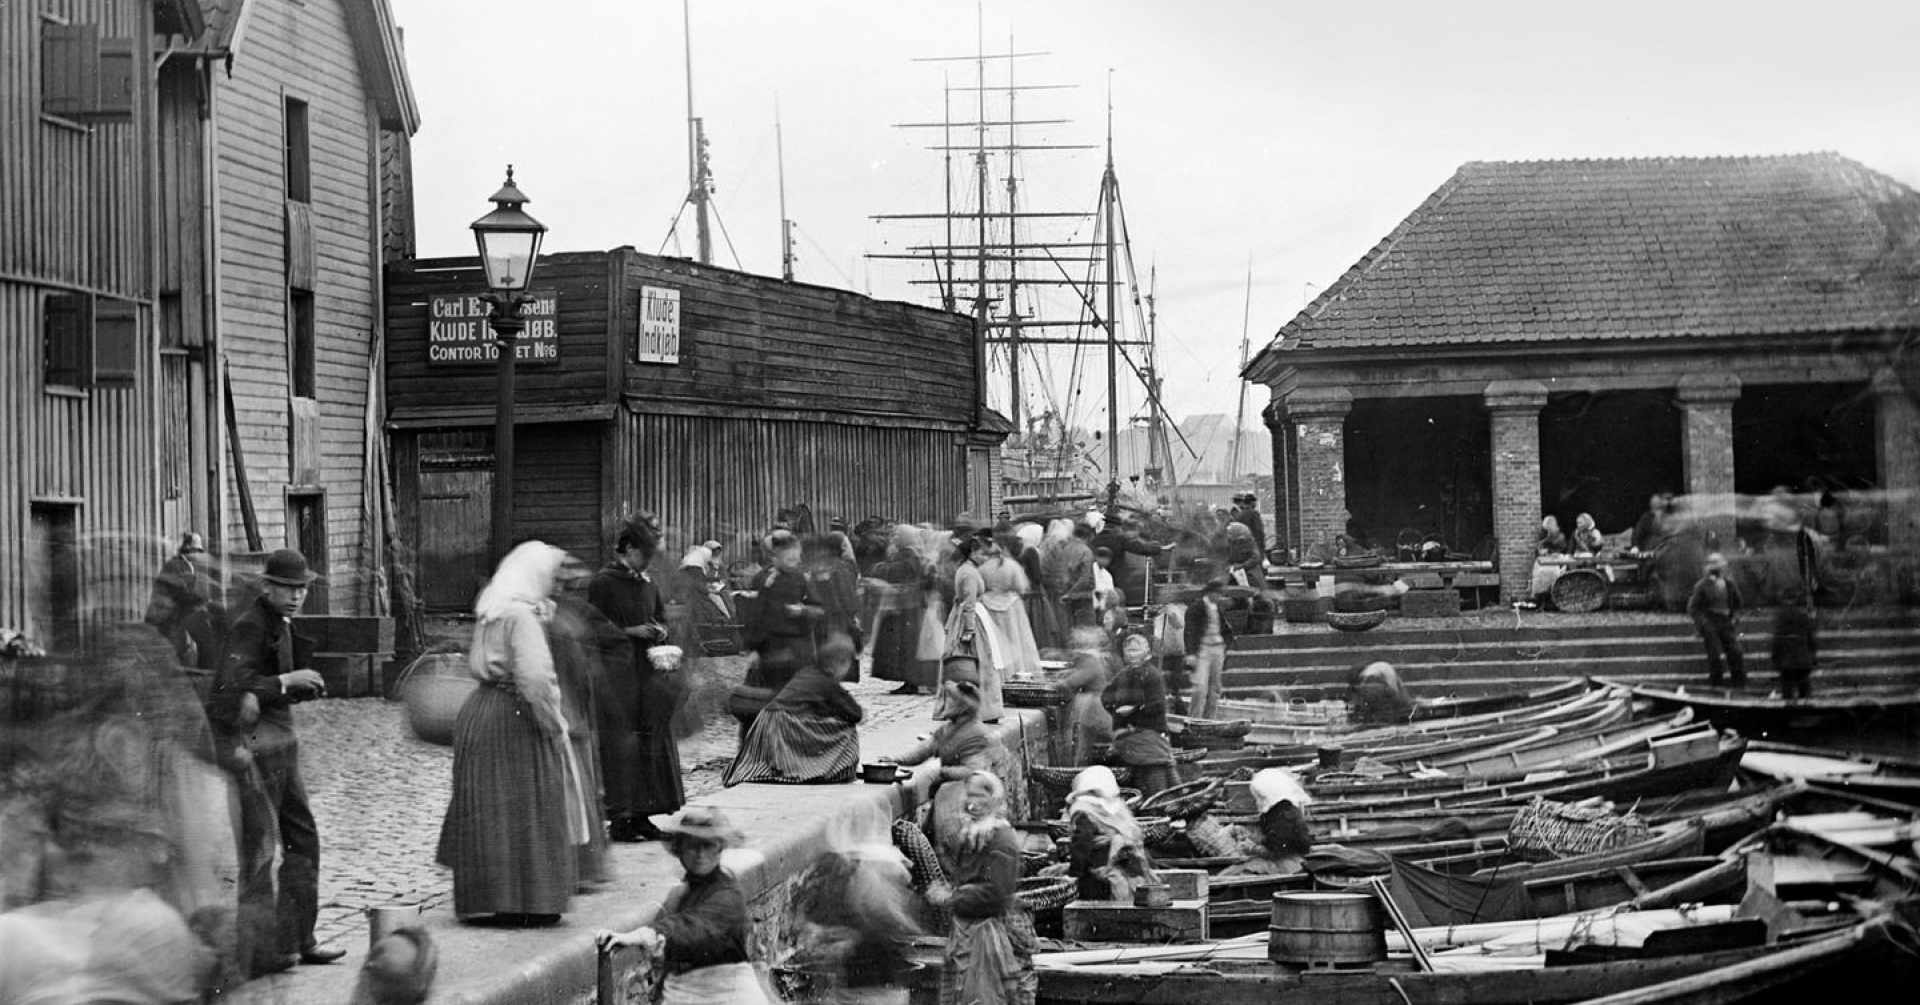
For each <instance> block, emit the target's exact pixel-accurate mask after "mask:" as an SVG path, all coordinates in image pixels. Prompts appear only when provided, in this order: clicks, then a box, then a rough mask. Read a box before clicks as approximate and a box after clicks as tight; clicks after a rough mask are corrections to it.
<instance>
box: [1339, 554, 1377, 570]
mask: <svg viewBox="0 0 1920 1005" xmlns="http://www.w3.org/2000/svg"><path fill="white" fill-rule="evenodd" d="M1380 561H1381V560H1380V556H1378V555H1373V554H1368V553H1366V552H1362V553H1360V554H1358V555H1336V556H1334V559H1333V567H1334V568H1336V569H1371V568H1374V567H1375V566H1377V565H1379V564H1380Z"/></svg>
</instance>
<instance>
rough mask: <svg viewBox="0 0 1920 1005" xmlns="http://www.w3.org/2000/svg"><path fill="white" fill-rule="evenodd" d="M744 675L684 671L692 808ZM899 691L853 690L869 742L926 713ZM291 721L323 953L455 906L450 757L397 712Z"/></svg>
mask: <svg viewBox="0 0 1920 1005" xmlns="http://www.w3.org/2000/svg"><path fill="white" fill-rule="evenodd" d="M745 669H746V663H745V661H744V660H743V659H740V658H729V659H724V660H712V659H709V660H703V661H699V662H696V663H695V664H694V665H692V666H690V667H689V668H688V670H687V671H686V672H687V673H688V675H689V677H690V678H691V679H692V680H693V681H694V687H693V697H692V698H691V699H690V700H691V701H692V702H693V704H694V707H695V708H697V709H698V710H699V711H700V713H701V721H702V722H703V728H702V730H701V731H700V732H699V733H698V734H696V735H693V736H691V737H688V738H687V739H686V740H683V741H682V743H681V767H682V770H683V772H684V778H685V780H686V791H687V796H688V798H693V797H695V796H700V795H704V794H707V793H710V792H713V791H715V790H717V789H719V788H720V777H721V774H722V773H723V772H724V771H725V770H726V767H727V764H728V762H729V761H731V760H732V758H733V753H734V749H735V746H736V743H737V740H738V726H737V725H736V723H735V722H734V720H733V718H732V717H731V716H729V715H727V714H726V709H725V703H726V695H727V690H728V689H729V688H730V687H731V686H732V685H733V684H734V683H736V682H738V681H739V679H740V677H741V675H742V674H743V673H744V672H745ZM894 687H895V685H894V683H893V682H892V681H878V680H873V679H872V678H870V677H866V676H864V674H863V677H862V679H861V680H860V681H859V682H857V683H855V684H853V685H851V686H850V687H849V690H850V691H851V692H852V693H853V695H854V697H856V698H858V699H859V701H860V703H861V704H862V705H863V706H865V707H866V710H867V719H866V722H865V723H864V725H863V731H864V728H871V727H873V726H877V725H880V724H884V723H893V722H899V721H901V720H904V719H910V718H913V717H916V716H918V717H921V718H925V717H926V716H927V715H928V714H929V713H930V710H931V701H932V699H931V698H930V697H929V696H926V695H912V696H908V695H895V694H890V693H889V692H890V691H892V690H893V688H894ZM295 717H296V721H297V724H298V729H299V731H300V753H301V764H302V771H303V773H304V775H305V778H306V782H307V789H308V794H309V797H310V799H311V801H312V804H313V810H314V815H315V817H316V818H317V820H318V822H319V826H320V846H321V868H320V924H319V927H318V930H317V935H318V937H319V940H320V942H321V943H323V944H338V945H341V946H352V947H354V948H358V946H359V944H360V943H362V942H364V940H365V938H366V929H367V919H366V909H367V908H369V907H374V906H380V905H390V904H417V905H419V906H420V907H421V908H422V909H431V908H434V907H438V906H441V905H443V904H445V903H446V902H447V901H448V900H449V899H450V898H451V897H452V895H453V886H452V874H451V873H450V872H449V871H448V870H446V869H445V868H443V867H441V866H439V865H437V864H435V862H434V860H433V859H434V849H435V845H436V843H437V842H438V840H439V835H440V822H441V818H442V817H444V816H445V814H446V810H447V800H448V797H449V790H450V786H451V781H452V773H453V750H452V748H450V747H442V746H438V745H435V744H431V743H426V742H424V741H422V740H420V739H418V738H416V737H415V736H414V735H413V732H412V731H411V730H410V729H409V728H408V725H407V715H406V707H405V705H404V704H403V703H401V702H399V701H389V700H385V699H381V698H353V699H330V700H326V701H318V702H308V703H306V704H302V705H298V706H295ZM927 728H928V729H929V730H930V729H931V728H932V721H931V720H928V722H927ZM874 753H879V752H874ZM868 756H872V754H869V755H868Z"/></svg>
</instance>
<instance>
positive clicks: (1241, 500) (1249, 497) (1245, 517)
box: [1233, 492, 1268, 555]
mask: <svg viewBox="0 0 1920 1005" xmlns="http://www.w3.org/2000/svg"><path fill="white" fill-rule="evenodd" d="M1233 503H1234V511H1233V519H1234V520H1236V521H1238V522H1240V523H1244V524H1246V525H1247V529H1248V530H1250V531H1253V543H1254V544H1256V545H1259V546H1260V554H1262V555H1265V554H1266V553H1267V545H1268V542H1267V524H1266V521H1265V520H1263V519H1262V518H1261V516H1260V501H1259V497H1258V496H1255V495H1254V494H1253V493H1251V492H1242V493H1240V494H1239V495H1237V496H1234V497H1233Z"/></svg>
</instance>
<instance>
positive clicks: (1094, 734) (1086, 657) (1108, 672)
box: [1054, 625, 1113, 764]
mask: <svg viewBox="0 0 1920 1005" xmlns="http://www.w3.org/2000/svg"><path fill="white" fill-rule="evenodd" d="M1072 638H1073V669H1072V670H1071V671H1069V672H1068V673H1067V675H1066V676H1065V677H1064V678H1062V679H1061V680H1060V681H1059V682H1058V683H1056V684H1055V685H1054V688H1055V690H1057V691H1059V692H1060V693H1062V694H1064V695H1066V696H1067V704H1066V727H1067V763H1069V764H1093V763H1095V762H1097V761H1099V760H1100V759H1101V758H1103V757H1105V756H1107V748H1108V747H1109V746H1111V745H1112V743H1113V716H1112V715H1109V714H1108V713H1107V709H1106V706H1104V705H1102V704H1101V703H1100V695H1101V694H1102V693H1103V692H1105V691H1106V689H1107V682H1108V681H1109V680H1110V679H1112V676H1113V674H1112V663H1113V645H1112V643H1110V642H1108V641H1107V633H1106V632H1105V631H1104V630H1102V629H1099V628H1095V627H1093V626H1091V625H1083V626H1081V627H1079V628H1075V629H1074V630H1073V636H1072Z"/></svg>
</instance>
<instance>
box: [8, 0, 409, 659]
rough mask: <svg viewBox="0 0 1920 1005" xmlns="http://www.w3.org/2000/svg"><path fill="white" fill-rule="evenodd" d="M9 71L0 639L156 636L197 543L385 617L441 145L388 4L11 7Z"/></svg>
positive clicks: (254, 0)
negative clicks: (423, 256)
mask: <svg viewBox="0 0 1920 1005" xmlns="http://www.w3.org/2000/svg"><path fill="white" fill-rule="evenodd" d="M0 67H3V69H0V73H4V74H5V75H6V84H7V86H6V87H5V88H4V89H0V95H3V96H4V97H0V177H3V178H4V184H0V342H3V344H4V346H5V348H4V349H0V436H4V437H5V443H6V447H7V448H8V453H9V456H12V457H14V458H18V459H23V460H22V461H21V462H19V463H16V464H15V465H13V466H12V470H11V472H10V474H9V477H8V478H7V480H6V482H5V493H4V498H0V577H4V578H3V579H0V582H4V584H5V587H6V588H5V592H4V594H0V624H8V625H17V626H25V627H26V628H28V629H29V630H30V631H31V632H32V633H33V634H34V635H36V636H38V637H41V638H45V639H47V640H49V641H52V642H54V643H55V644H63V643H66V642H71V641H76V640H77V639H78V638H79V636H80V634H81V632H82V629H83V626H85V625H86V624H88V623H91V622H97V621H102V620H115V619H123V618H127V617H135V618H137V617H138V616H139V614H140V612H141V611H142V610H143V608H144V606H145V602H146V594H147V590H148V580H149V577H150V576H151V575H152V573H153V571H154V570H155V569H157V568H158V566H159V563H160V560H161V559H162V558H164V557H165V555H166V553H168V552H169V551H170V550H171V547H172V542H173V541H177V539H178V537H179V535H180V534H181V533H182V532H184V531H188V530H194V531H199V532H201V533H202V534H204V535H205V537H206V540H207V544H208V548H209V550H210V551H212V552H214V553H215V554H217V555H222V556H226V557H229V558H238V559H240V560H241V562H242V565H241V567H242V568H244V567H246V563H247V559H248V557H249V555H253V556H257V555H258V554H259V553H261V552H263V551H268V550H271V549H273V548H277V547H281V546H284V545H293V546H298V547H301V548H302V549H303V550H306V551H307V552H308V553H309V555H310V556H311V557H312V558H313V559H314V561H315V565H316V567H317V568H319V569H321V570H322V571H324V572H326V573H327V574H328V575H327V579H326V580H325V585H324V586H323V588H321V589H318V590H316V591H315V592H314V596H313V597H312V599H311V600H310V602H309V607H308V610H309V611H310V612H314V613H325V612H327V611H330V610H335V611H339V612H341V613H372V612H375V611H377V610H378V609H379V608H380V606H381V605H383V604H384V600H385V598H384V597H383V596H380V595H379V591H377V590H374V589H371V588H370V586H371V584H372V583H373V582H375V581H376V577H374V576H373V575H372V572H373V569H374V566H375V564H376V563H378V562H379V561H380V559H381V558H382V554H383V550H384V549H383V547H382V544H381V541H380V535H379V532H378V530H377V526H376V524H377V520H375V519H369V514H373V515H375V516H377V513H378V507H377V506H374V505H373V504H374V503H376V502H377V501H378V497H379V495H380V494H381V493H380V485H381V482H380V479H379V477H378V474H379V472H380V471H381V470H382V465H381V463H380V448H381V447H382V446H383V440H382V437H381V436H380V433H379V426H378V417H377V415H378V411H379V407H378V404H377V394H378V387H379V376H380V371H379V364H378V359H379V357H380V354H381V351H382V350H381V344H382V337H381V332H380V309H379V305H380V299H381V298H380V289H379V283H380V277H381V272H380V263H381V261H382V258H383V257H384V255H385V254H387V253H388V252H390V251H391V252H398V253H401V254H406V253H410V252H411V239H410V236H409V231H410V228H411V222H410V219H409V218H408V217H409V214H410V208H409V207H410V202H409V200H408V198H407V194H406V190H407V187H408V185H409V182H408V178H407V173H408V172H407V150H406V143H407V138H408V137H409V136H411V134H412V133H413V131H414V129H415V128H416V126H417V115H416V113H415V111H414V108H413V102H412V97H411V93H410V88H409V85H408V83H407V79H406V73H405V69H404V65H403V63H402V61H401V56H400V47H399V36H398V31H397V29H396V27H395V26H394V24H393V20H392V16H391V12H390V10H389V9H388V6H387V0H200V2H198V3H194V2H191V0H47V2H42V3H33V4H9V5H4V6H0ZM390 207H398V211H397V212H396V211H394V210H393V209H390Z"/></svg>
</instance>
